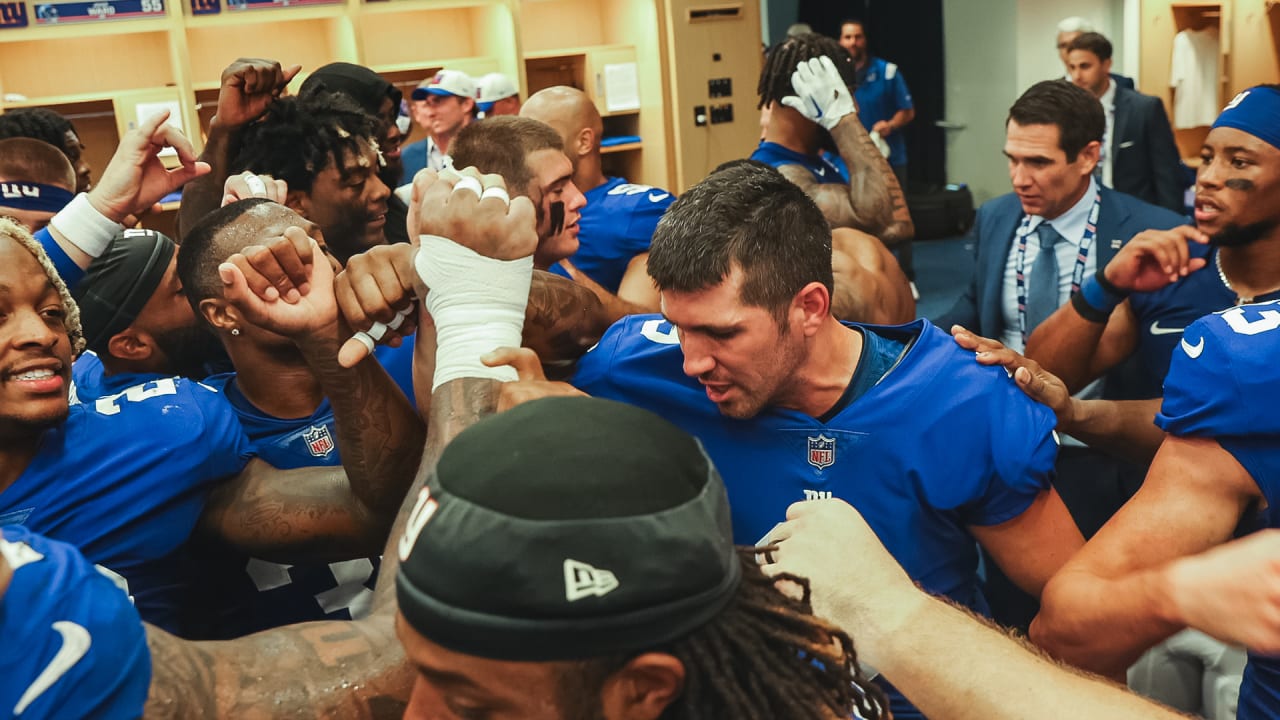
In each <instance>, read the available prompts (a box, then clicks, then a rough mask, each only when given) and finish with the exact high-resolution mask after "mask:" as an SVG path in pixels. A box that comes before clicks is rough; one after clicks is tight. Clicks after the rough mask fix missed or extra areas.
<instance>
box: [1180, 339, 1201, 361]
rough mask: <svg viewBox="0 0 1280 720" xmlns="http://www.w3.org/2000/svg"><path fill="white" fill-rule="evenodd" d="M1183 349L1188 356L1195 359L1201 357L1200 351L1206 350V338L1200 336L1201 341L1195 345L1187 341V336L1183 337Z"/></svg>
mask: <svg viewBox="0 0 1280 720" xmlns="http://www.w3.org/2000/svg"><path fill="white" fill-rule="evenodd" d="M1182 351H1183V352H1185V353H1186V354H1187V357H1189V358H1191V359H1192V360H1195V359H1196V358H1198V357H1200V353H1202V352H1204V338H1200V342H1198V343H1196V344H1195V345H1192V344H1191V343H1189V342H1187V339H1186V338H1182Z"/></svg>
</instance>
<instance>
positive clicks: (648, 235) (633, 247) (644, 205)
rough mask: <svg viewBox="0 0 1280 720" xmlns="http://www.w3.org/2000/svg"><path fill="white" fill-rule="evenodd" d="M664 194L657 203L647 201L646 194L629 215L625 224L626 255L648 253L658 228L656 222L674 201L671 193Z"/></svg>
mask: <svg viewBox="0 0 1280 720" xmlns="http://www.w3.org/2000/svg"><path fill="white" fill-rule="evenodd" d="M665 194H666V197H665V198H663V199H661V200H658V201H657V202H654V201H652V200H650V199H649V197H650V195H651V193H650V194H646V196H645V199H644V200H641V201H639V202H637V203H636V205H635V209H634V210H633V211H632V213H631V221H630V222H629V223H628V224H627V237H626V240H627V247H626V248H625V249H626V253H627V254H628V255H630V256H635V255H639V254H640V253H644V252H649V243H650V242H652V240H653V232H654V230H656V229H657V228H658V221H659V220H661V219H662V216H663V215H664V214H666V212H667V208H669V207H671V203H673V202H675V201H676V199H675V197H674V196H673V195H672V194H671V193H665Z"/></svg>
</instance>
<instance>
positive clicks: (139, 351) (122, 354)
mask: <svg viewBox="0 0 1280 720" xmlns="http://www.w3.org/2000/svg"><path fill="white" fill-rule="evenodd" d="M154 351H155V350H154V347H153V345H152V342H151V336H150V335H148V334H146V333H145V332H139V331H137V330H135V329H133V328H132V327H128V328H125V329H124V330H121V331H120V332H118V333H116V334H115V335H112V336H111V339H110V340H108V341H107V354H108V355H110V356H111V357H115V358H120V359H121V360H133V361H141V360H147V359H149V358H150V357H151V355H152V353H153V352H154Z"/></svg>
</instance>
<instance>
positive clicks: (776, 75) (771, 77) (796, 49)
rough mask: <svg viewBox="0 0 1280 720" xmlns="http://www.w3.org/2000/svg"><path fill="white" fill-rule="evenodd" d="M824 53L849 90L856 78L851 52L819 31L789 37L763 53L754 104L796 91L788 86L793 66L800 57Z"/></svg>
mask: <svg viewBox="0 0 1280 720" xmlns="http://www.w3.org/2000/svg"><path fill="white" fill-rule="evenodd" d="M823 55H826V56H827V57H829V58H831V61H832V62H834V63H835V64H836V69H837V70H839V71H840V77H841V78H842V79H843V80H844V84H845V85H848V86H849V89H850V90H852V89H853V88H854V87H855V86H856V85H857V83H858V80H857V75H856V72H855V70H856V68H855V67H854V65H853V56H852V55H850V54H849V51H848V50H845V49H844V47H842V46H841V45H840V43H838V42H836V40H835V39H834V38H829V37H827V36H826V35H819V34H818V33H806V34H804V35H796V36H794V37H789V38H787V39H786V40H783V41H782V42H781V43H778V44H777V45H774V46H773V47H771V48H769V50H768V52H767V53H766V55H765V60H764V69H762V70H761V71H760V83H759V84H758V85H757V86H756V92H757V93H759V95H760V100H759V101H758V102H757V103H756V107H757V108H762V107H764V106H765V105H767V104H769V103H771V102H772V103H776V102H782V98H784V97H786V96H788V95H795V94H796V91H795V89H794V88H792V87H791V74H792V73H794V72H795V71H796V66H797V65H799V64H800V61H802V60H809V59H811V58H816V57H822V56H823Z"/></svg>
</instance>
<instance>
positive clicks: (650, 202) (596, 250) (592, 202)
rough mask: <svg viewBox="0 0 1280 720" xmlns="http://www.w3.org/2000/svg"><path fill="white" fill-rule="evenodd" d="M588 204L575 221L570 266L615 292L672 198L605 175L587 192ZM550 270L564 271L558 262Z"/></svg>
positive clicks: (664, 192)
mask: <svg viewBox="0 0 1280 720" xmlns="http://www.w3.org/2000/svg"><path fill="white" fill-rule="evenodd" d="M586 196H587V204H586V207H584V208H582V217H581V219H579V220H578V251H577V252H576V253H574V254H573V257H571V258H569V262H571V263H573V266H574V267H576V268H578V269H579V270H581V271H582V272H583V273H585V274H586V275H587V277H589V278H591V279H592V280H595V281H596V282H597V283H599V284H600V286H601V287H603V288H604V289H605V290H608V291H609V292H611V293H616V292H618V286H619V285H621V284H622V276H623V275H625V274H626V272H627V263H629V262H631V258H633V257H635V256H636V255H639V254H640V253H646V252H649V241H650V240H651V239H652V238H653V231H654V228H656V227H657V226H658V221H659V220H661V219H662V214H663V213H665V212H666V211H667V208H668V207H669V206H670V205H671V203H673V202H675V197H674V196H673V195H672V194H671V193H669V192H667V191H666V190H659V189H657V188H652V187H649V186H648V185H632V184H631V183H628V182H627V181H626V179H625V178H617V177H616V178H609V180H608V181H607V182H606V183H605V184H603V185H601V186H599V187H597V188H592V189H591V190H588V191H587V192H586ZM551 271H552V272H554V273H558V274H560V275H563V276H565V277H568V276H569V274H568V273H567V272H565V271H564V270H563V269H562V268H561V267H560V266H559V265H553V266H552V267H551Z"/></svg>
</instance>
